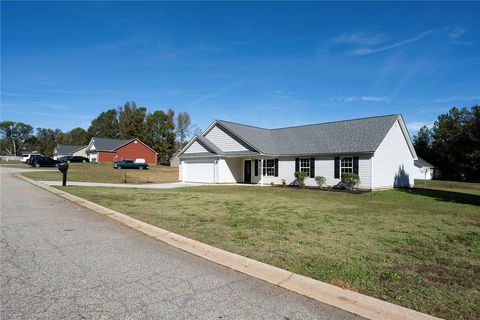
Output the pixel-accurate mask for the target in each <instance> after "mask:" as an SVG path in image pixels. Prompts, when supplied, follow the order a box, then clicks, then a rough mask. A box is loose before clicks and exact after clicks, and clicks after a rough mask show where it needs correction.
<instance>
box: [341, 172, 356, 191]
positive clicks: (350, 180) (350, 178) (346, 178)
mask: <svg viewBox="0 0 480 320" xmlns="http://www.w3.org/2000/svg"><path fill="white" fill-rule="evenodd" d="M342 182H343V183H344V184H345V188H346V189H347V190H352V189H355V188H356V187H358V185H359V184H360V177H359V176H358V174H356V173H342Z"/></svg>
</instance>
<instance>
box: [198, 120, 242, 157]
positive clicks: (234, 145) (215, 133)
mask: <svg viewBox="0 0 480 320" xmlns="http://www.w3.org/2000/svg"><path fill="white" fill-rule="evenodd" d="M205 137H206V138H207V139H208V140H210V141H211V142H213V144H215V145H216V146H217V147H218V148H219V149H220V150H222V151H225V152H229V151H247V150H249V149H248V148H247V147H246V146H245V145H244V144H243V143H241V142H240V141H238V140H237V139H235V138H233V137H232V136H230V135H229V134H228V133H226V132H225V131H223V130H222V129H220V128H219V127H218V126H214V127H213V128H212V129H211V130H210V131H209V132H208V133H207V135H206V136H205Z"/></svg>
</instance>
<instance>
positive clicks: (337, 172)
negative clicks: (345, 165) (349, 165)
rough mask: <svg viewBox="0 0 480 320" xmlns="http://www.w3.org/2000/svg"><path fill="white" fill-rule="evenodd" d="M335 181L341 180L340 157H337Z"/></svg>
mask: <svg viewBox="0 0 480 320" xmlns="http://www.w3.org/2000/svg"><path fill="white" fill-rule="evenodd" d="M333 177H334V178H335V179H340V157H335V165H334V175H333Z"/></svg>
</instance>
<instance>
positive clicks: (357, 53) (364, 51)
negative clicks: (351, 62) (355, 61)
mask: <svg viewBox="0 0 480 320" xmlns="http://www.w3.org/2000/svg"><path fill="white" fill-rule="evenodd" d="M432 32H433V30H428V31H425V32H422V33H420V34H418V35H416V36H414V37H412V38H409V39H406V40H403V41H399V42H396V43H393V44H391V45H388V46H384V47H378V48H370V47H364V48H359V49H355V50H353V51H352V54H353V55H354V56H364V55H367V54H372V53H377V52H382V51H387V50H390V49H394V48H398V47H401V46H404V45H407V44H410V43H413V42H417V41H419V40H421V39H423V38H425V37H426V36H428V35H429V34H431V33H432Z"/></svg>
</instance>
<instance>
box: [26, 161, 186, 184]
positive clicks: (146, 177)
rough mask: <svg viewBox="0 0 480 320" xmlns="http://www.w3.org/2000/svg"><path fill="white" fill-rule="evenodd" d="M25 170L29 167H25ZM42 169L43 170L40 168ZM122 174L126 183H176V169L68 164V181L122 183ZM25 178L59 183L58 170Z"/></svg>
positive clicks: (59, 174) (33, 173) (59, 175)
mask: <svg viewBox="0 0 480 320" xmlns="http://www.w3.org/2000/svg"><path fill="white" fill-rule="evenodd" d="M25 167H26V168H30V166H27V165H25ZM42 169H43V168H42ZM124 174H125V175H126V178H127V183H160V182H175V181H178V168H174V167H168V166H159V165H158V166H157V165H150V166H149V169H148V170H138V169H113V168H112V164H111V163H70V167H69V169H68V175H67V179H68V181H80V182H106V183H122V182H123V178H124ZM24 175H25V176H26V177H28V178H30V179H33V180H40V181H61V180H62V174H61V173H60V171H58V170H56V169H55V170H53V171H52V172H44V171H39V172H29V173H25V174H24Z"/></svg>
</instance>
